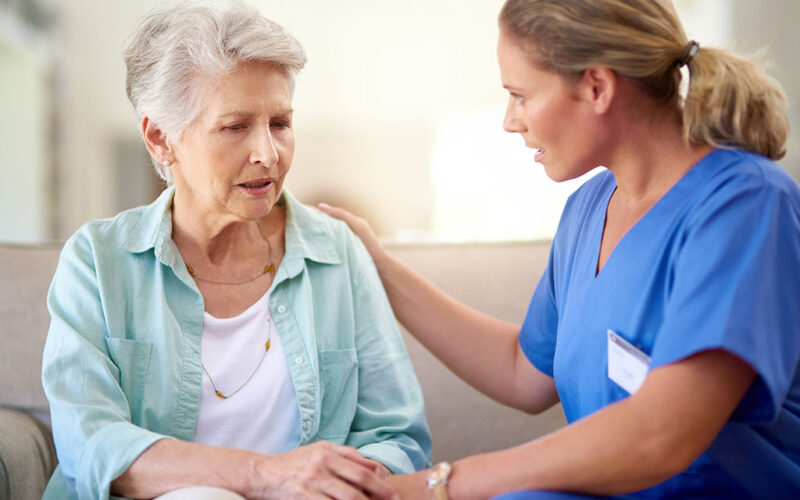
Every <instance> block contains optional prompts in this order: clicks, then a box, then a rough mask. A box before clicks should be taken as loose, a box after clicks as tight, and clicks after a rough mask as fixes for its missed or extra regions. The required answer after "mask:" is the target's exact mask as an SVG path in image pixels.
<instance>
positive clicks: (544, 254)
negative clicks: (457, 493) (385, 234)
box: [387, 242, 566, 462]
mask: <svg viewBox="0 0 800 500" xmlns="http://www.w3.org/2000/svg"><path fill="white" fill-rule="evenodd" d="M387 248H388V250H389V251H390V252H391V253H392V254H393V255H395V256H397V257H398V258H400V259H401V260H403V261H404V262H406V263H407V264H408V265H410V266H411V267H412V268H413V269H415V270H416V271H418V272H419V273H420V274H422V275H423V276H425V277H426V278H427V279H429V280H430V281H431V282H433V283H434V284H435V285H437V286H438V287H440V288H441V289H442V290H444V291H445V292H447V293H448V294H450V295H451V296H453V297H455V298H456V299H458V300H460V301H462V302H464V303H465V304H467V305H469V306H471V307H473V308H475V309H477V310H479V311H482V312H484V313H486V314H489V315H492V316H494V317H496V318H500V319H503V320H506V321H511V322H515V323H520V324H521V323H522V319H523V318H524V317H525V311H526V310H527V307H528V302H529V301H530V298H531V295H533V290H534V288H536V284H537V282H538V281H539V278H540V277H541V275H542V273H543V272H544V268H545V266H546V265H547V259H548V255H549V251H550V244H549V242H520V243H514V242H504V243H474V244H469V243H467V244H463V243H462V244H411V245H408V244H389V245H387ZM404 334H405V335H406V345H407V346H408V351H409V355H410V356H411V361H412V363H413V365H414V370H415V371H416V373H417V377H418V378H419V381H420V385H421V386H422V392H423V394H424V396H425V413H426V415H427V417H428V424H429V425H430V428H431V434H432V437H433V460H434V462H436V461H439V460H454V459H458V458H463V457H465V456H468V455H473V454H476V453H483V452H487V451H493V450H498V449H503V448H508V447H511V446H515V445H518V444H521V443H524V442H526V441H529V440H531V439H534V438H537V437H539V436H542V435H544V434H547V433H549V432H552V431H553V430H555V429H557V428H559V427H561V426H563V425H565V424H566V420H565V419H564V412H563V411H562V410H561V406H560V405H557V406H555V407H553V408H551V409H550V410H548V411H546V412H544V413H543V414H541V415H535V416H533V415H528V414H525V413H523V412H521V411H518V410H514V409H511V408H508V407H505V406H502V405H501V404H500V403H497V402H495V401H492V400H490V399H489V398H488V397H486V396H484V395H483V394H481V393H479V392H478V391H476V390H475V389H473V388H472V387H470V386H468V385H467V384H466V383H464V382H463V381H461V380H459V379H458V377H456V376H455V375H453V373H452V372H450V371H449V370H448V369H447V368H446V367H445V366H444V365H443V364H442V363H441V362H439V360H437V359H436V358H435V357H433V356H432V355H431V354H430V353H429V352H428V351H427V350H426V349H425V348H424V347H423V346H422V345H421V344H420V343H419V342H417V341H416V340H415V339H413V338H412V337H411V336H410V335H408V333H406V332H404Z"/></svg>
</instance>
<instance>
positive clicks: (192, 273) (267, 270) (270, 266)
mask: <svg viewBox="0 0 800 500" xmlns="http://www.w3.org/2000/svg"><path fill="white" fill-rule="evenodd" d="M264 239H265V240H267V248H269V254H268V255H267V265H266V266H264V270H263V271H261V272H260V273H258V274H257V275H255V276H253V277H252V278H247V279H244V280H241V281H216V280H210V279H207V278H201V277H200V276H198V275H197V273H196V272H195V271H194V269H193V268H192V266H190V265H189V264H186V270H187V271H189V275H190V276H191V277H192V278H194V279H196V280H198V281H205V282H206V283H211V284H212V285H231V286H232V285H244V284H245V283H250V282H251V281H255V280H257V279H258V278H260V277H262V276H264V275H265V274H267V273H269V274H271V275H273V276H275V265H274V264H273V263H272V244H271V243H270V242H269V238H264ZM209 378H210V377H209Z"/></svg>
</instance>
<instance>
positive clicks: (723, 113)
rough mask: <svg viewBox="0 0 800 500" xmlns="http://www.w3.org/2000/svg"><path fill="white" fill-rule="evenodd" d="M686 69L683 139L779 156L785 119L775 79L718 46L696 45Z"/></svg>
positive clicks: (784, 103) (786, 127) (783, 146)
mask: <svg viewBox="0 0 800 500" xmlns="http://www.w3.org/2000/svg"><path fill="white" fill-rule="evenodd" d="M687 67H688V68H689V75H690V77H689V89H688V92H687V94H686V99H685V101H684V103H683V135H684V138H685V139H686V141H688V142H693V143H701V144H709V145H712V146H714V147H718V148H731V147H733V148H741V149H746V150H749V151H753V152H756V153H759V154H761V155H763V156H766V157H767V158H770V159H772V160H778V159H780V158H783V156H784V155H785V154H786V138H787V136H788V135H789V117H788V115H787V112H786V108H787V101H786V96H785V95H784V93H783V91H782V90H781V88H780V85H779V84H778V82H776V81H775V80H774V79H772V78H771V77H769V76H768V75H767V74H766V73H765V72H764V71H763V69H762V68H761V67H760V66H758V65H757V64H756V63H755V62H753V61H750V60H747V59H743V58H740V57H737V56H735V55H733V54H731V53H729V52H727V51H724V50H719V49H710V48H705V47H703V48H701V49H700V50H698V51H697V54H696V55H695V56H694V57H693V58H692V59H691V60H690V61H689V62H688V63H687Z"/></svg>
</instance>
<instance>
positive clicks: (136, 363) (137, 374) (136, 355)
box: [106, 337, 153, 423]
mask: <svg viewBox="0 0 800 500" xmlns="http://www.w3.org/2000/svg"><path fill="white" fill-rule="evenodd" d="M106 345H108V353H109V355H110V356H111V361H113V362H114V364H115V365H117V368H119V385H120V388H121V389H122V392H123V393H125V397H126V398H127V400H128V405H129V407H130V412H131V418H132V420H133V423H137V421H138V420H139V419H138V417H139V415H140V412H141V409H142V403H143V400H144V395H145V394H144V393H145V388H146V382H147V372H148V370H149V368H150V357H151V355H152V351H153V344H152V343H150V342H142V341H139V340H130V339H121V338H113V337H112V338H108V339H106Z"/></svg>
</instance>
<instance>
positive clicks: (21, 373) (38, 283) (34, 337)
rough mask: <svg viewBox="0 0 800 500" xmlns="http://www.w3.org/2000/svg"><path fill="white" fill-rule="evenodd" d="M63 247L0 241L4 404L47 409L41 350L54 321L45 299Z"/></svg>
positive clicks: (0, 400)
mask: <svg viewBox="0 0 800 500" xmlns="http://www.w3.org/2000/svg"><path fill="white" fill-rule="evenodd" d="M60 249H61V245H55V244H54V245H37V246H16V245H0V263H1V265H0V345H2V348H0V380H2V381H3V389H2V390H0V406H4V407H14V408H19V409H23V410H25V411H26V412H29V413H32V414H34V415H36V416H37V417H46V415H47V414H48V413H49V411H48V406H47V400H46V399H45V397H44V391H43V390H42V383H41V378H42V350H43V348H44V340H45V337H46V336H47V328H48V325H49V324H50V316H49V314H48V312H47V305H46V303H45V300H46V295H47V289H48V287H49V285H50V280H51V279H52V277H53V273H54V272H55V268H56V263H57V261H58V254H59V252H60Z"/></svg>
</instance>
